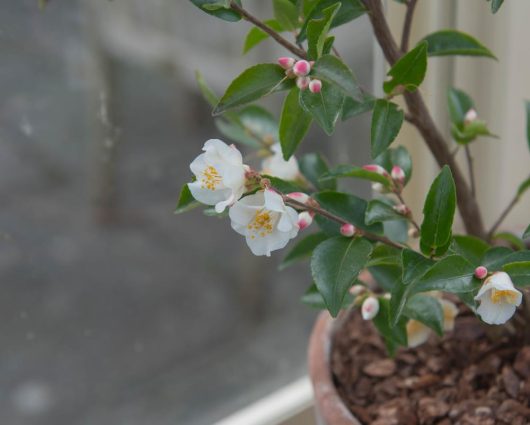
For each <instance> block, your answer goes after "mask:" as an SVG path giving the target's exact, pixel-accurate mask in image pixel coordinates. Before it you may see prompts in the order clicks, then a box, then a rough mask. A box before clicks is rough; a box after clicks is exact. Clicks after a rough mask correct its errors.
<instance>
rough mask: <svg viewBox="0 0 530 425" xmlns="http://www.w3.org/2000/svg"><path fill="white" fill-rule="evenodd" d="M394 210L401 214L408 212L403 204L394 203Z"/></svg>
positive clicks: (407, 208)
mask: <svg viewBox="0 0 530 425" xmlns="http://www.w3.org/2000/svg"><path fill="white" fill-rule="evenodd" d="M394 211H395V212H397V213H398V214H401V215H408V214H409V213H410V209H409V207H407V206H406V205H405V204H398V205H394Z"/></svg>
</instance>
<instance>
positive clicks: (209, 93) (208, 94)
mask: <svg viewBox="0 0 530 425" xmlns="http://www.w3.org/2000/svg"><path fill="white" fill-rule="evenodd" d="M195 79H196V80H197V84H198V86H199V89H200V91H201V93H202V95H203V97H204V98H205V99H206V101H207V102H208V103H209V104H210V106H212V107H213V106H215V105H217V103H218V102H219V98H218V97H217V95H216V94H215V93H214V92H213V90H212V89H211V88H210V87H209V86H208V84H207V83H206V80H205V79H204V77H203V75H202V74H201V72H200V71H195Z"/></svg>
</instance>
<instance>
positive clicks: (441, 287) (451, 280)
mask: <svg viewBox="0 0 530 425" xmlns="http://www.w3.org/2000/svg"><path fill="white" fill-rule="evenodd" d="M474 273H475V267H474V266H473V264H471V263H470V262H469V261H467V260H466V259H465V258H464V257H460V256H459V255H449V256H447V257H445V258H442V259H441V260H440V261H438V262H437V263H436V264H435V265H434V266H432V267H431V269H429V270H428V271H427V272H426V273H425V274H424V275H423V276H422V277H421V278H419V279H418V281H417V282H416V283H415V284H414V288H413V293H418V292H427V291H446V292H452V293H455V294H458V293H462V292H472V291H474V290H475V289H476V288H477V285H479V284H480V283H478V281H477V280H476V279H474V278H473V276H474Z"/></svg>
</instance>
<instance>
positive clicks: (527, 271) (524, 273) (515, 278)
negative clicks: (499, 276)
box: [503, 261, 530, 286]
mask: <svg viewBox="0 0 530 425" xmlns="http://www.w3.org/2000/svg"><path fill="white" fill-rule="evenodd" d="M503 269H504V271H505V272H506V273H508V274H509V275H510V278H511V279H512V282H513V283H514V285H515V286H530V261H518V262H515V263H508V264H505V265H504V267H503Z"/></svg>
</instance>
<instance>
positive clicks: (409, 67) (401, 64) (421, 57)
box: [383, 41, 427, 93]
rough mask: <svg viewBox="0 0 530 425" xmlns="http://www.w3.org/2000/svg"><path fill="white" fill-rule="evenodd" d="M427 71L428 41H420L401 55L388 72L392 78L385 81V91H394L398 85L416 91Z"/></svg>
mask: <svg viewBox="0 0 530 425" xmlns="http://www.w3.org/2000/svg"><path fill="white" fill-rule="evenodd" d="M426 71H427V42H425V41H423V42H421V43H419V44H418V45H417V46H416V47H415V48H414V49H412V50H411V51H410V52H408V53H407V54H406V55H404V56H403V57H401V58H400V59H399V60H398V61H397V62H396V63H395V64H394V66H393V67H392V68H390V71H388V74H387V75H389V76H390V77H392V79H391V80H390V81H385V82H384V83H383V89H384V91H385V93H392V92H393V91H394V89H395V88H396V87H398V86H402V87H404V88H405V89H406V90H408V91H411V92H413V91H415V90H416V89H417V88H418V87H419V86H420V84H421V83H422V82H423V79H424V78H425V73H426Z"/></svg>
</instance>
